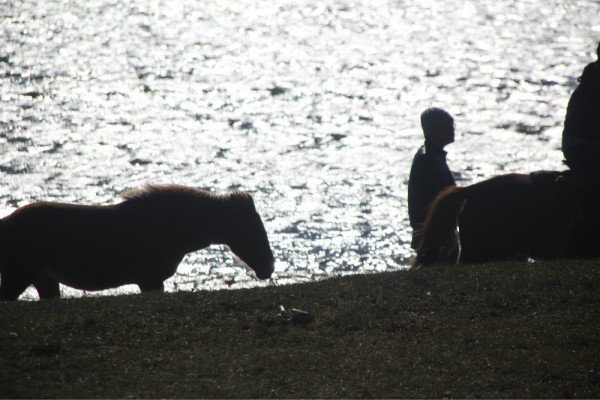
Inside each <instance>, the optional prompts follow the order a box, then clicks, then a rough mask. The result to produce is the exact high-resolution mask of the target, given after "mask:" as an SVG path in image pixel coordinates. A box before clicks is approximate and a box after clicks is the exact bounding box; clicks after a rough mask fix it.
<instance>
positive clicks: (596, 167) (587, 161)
mask: <svg viewBox="0 0 600 400" xmlns="http://www.w3.org/2000/svg"><path fill="white" fill-rule="evenodd" d="M596 53H597V55H598V58H599V59H598V60H596V61H594V62H592V63H590V64H588V65H587V66H586V67H585V68H584V70H583V73H582V74H581V76H580V77H579V85H578V86H577V88H576V89H575V91H573V94H572V95H571V98H570V100H569V104H568V106H567V114H566V117H565V126H564V130H563V137H562V150H563V154H564V156H565V163H566V164H567V165H568V166H569V168H570V169H571V170H572V171H573V172H574V173H575V174H576V175H577V176H578V177H579V178H580V179H583V180H584V181H590V180H591V182H593V183H595V184H600V43H598V48H597V50H596Z"/></svg>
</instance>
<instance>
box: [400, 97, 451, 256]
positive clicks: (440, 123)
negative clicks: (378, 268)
mask: <svg viewBox="0 0 600 400" xmlns="http://www.w3.org/2000/svg"><path fill="white" fill-rule="evenodd" d="M421 127H422V128H423V135H424V136H425V143H424V144H423V146H421V147H420V148H419V150H418V151H417V153H416V154H415V157H414V159H413V163H412V166H411V169H410V177H409V180H408V215H409V219H410V225H411V227H412V229H413V235H412V242H411V247H412V248H413V249H417V248H418V247H419V244H420V242H421V234H420V232H419V230H420V228H421V225H422V224H423V222H424V221H425V217H426V214H427V208H428V207H429V204H430V203H431V201H432V200H433V199H434V198H435V196H437V194H438V193H439V192H440V191H441V190H442V189H444V188H445V187H447V186H453V185H455V184H456V183H455V181H454V177H453V176H452V172H451V171H450V168H449V167H448V163H447V162H446V154H447V153H446V151H445V150H444V147H446V146H447V145H448V144H450V143H452V142H454V118H453V117H452V115H450V114H449V113H448V112H447V111H446V110H443V109H441V108H437V107H431V108H428V109H426V110H425V111H423V113H422V114H421Z"/></svg>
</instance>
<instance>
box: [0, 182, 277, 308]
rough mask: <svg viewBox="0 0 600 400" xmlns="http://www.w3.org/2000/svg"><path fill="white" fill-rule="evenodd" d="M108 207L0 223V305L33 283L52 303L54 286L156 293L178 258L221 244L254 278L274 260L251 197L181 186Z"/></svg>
mask: <svg viewBox="0 0 600 400" xmlns="http://www.w3.org/2000/svg"><path fill="white" fill-rule="evenodd" d="M123 198H124V199H125V201H123V202H121V203H119V204H115V205H108V206H86V205H73V204H61V203H50V202H40V203H33V204H29V205H27V206H24V207H21V208H19V209H17V210H16V211H15V212H13V213H12V214H11V215H9V216H7V217H5V218H4V219H2V220H0V278H1V285H0V300H14V299H16V298H17V297H18V296H19V295H20V294H21V293H22V292H23V291H24V290H25V289H26V288H27V287H28V286H29V285H31V284H33V285H34V286H35V287H36V289H37V290H38V293H39V295H40V298H51V297H59V295H60V292H59V285H58V282H60V283H63V284H65V285H67V286H71V287H74V288H77V289H82V290H102V289H108V288H114V287H118V286H121V285H125V284H137V285H138V286H139V287H140V290H141V291H149V290H162V289H163V281H164V280H165V279H167V278H169V277H171V276H172V275H173V274H174V273H175V271H176V270H177V266H178V265H179V263H180V261H181V260H182V259H183V257H184V256H185V254H187V253H190V252H193V251H196V250H200V249H202V248H205V247H207V246H209V245H211V244H226V245H228V246H229V247H230V249H231V250H232V251H233V252H234V253H235V254H237V255H238V256H239V257H240V258H241V259H242V260H243V261H244V262H245V263H246V264H248V266H250V267H251V268H252V269H253V270H254V271H255V273H256V275H257V277H258V278H260V279H267V278H269V277H270V276H271V273H272V272H273V262H274V260H273V253H272V252H271V249H270V246H269V241H268V238H267V234H266V231H265V228H264V226H263V224H262V221H261V219H260V216H259V215H258V213H257V212H256V209H255V207H254V202H253V201H252V197H251V196H250V195H249V194H247V193H243V192H234V193H231V194H226V195H215V194H211V193H209V192H206V191H203V190H199V189H193V188H188V187H184V186H176V185H171V186H147V187H146V188H144V189H141V190H134V191H131V192H128V193H125V194H124V195H123Z"/></svg>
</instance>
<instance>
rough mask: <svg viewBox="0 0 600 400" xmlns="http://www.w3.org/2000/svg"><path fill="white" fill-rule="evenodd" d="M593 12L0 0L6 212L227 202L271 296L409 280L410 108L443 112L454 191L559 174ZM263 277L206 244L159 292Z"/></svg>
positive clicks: (415, 130)
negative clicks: (53, 205)
mask: <svg viewBox="0 0 600 400" xmlns="http://www.w3.org/2000/svg"><path fill="white" fill-rule="evenodd" d="M79 3H81V4H79ZM599 16H600V5H599V3H598V2H593V1H569V2H564V1H559V0H551V1H548V0H537V1H534V0H532V1H517V0H514V1H505V0H494V1H469V2H465V1H460V0H451V1H439V0H429V1H418V2H417V1H356V2H350V1H325V2H313V1H302V2H289V1H268V2H265V1H258V0H255V1H244V2H238V1H233V0H232V1H168V2H167V1H159V0H153V1H148V0H138V1H135V0H130V1H126V0H121V1H94V2H66V3H65V2H61V1H43V2H41V1H34V0H23V1H19V2H11V1H2V0H0V18H1V20H0V23H1V32H2V37H3V39H2V44H3V45H2V47H1V48H0V82H1V86H0V95H1V96H2V103H1V104H2V106H1V108H0V149H1V152H0V174H1V175H0V201H1V206H2V208H3V209H4V210H5V211H4V213H8V212H10V211H11V210H12V209H14V208H15V207H18V206H21V205H24V204H28V203H30V202H33V201H39V200H54V201H63V202H74V203H82V204H109V203H114V202H116V201H118V196H119V194H120V193H122V192H124V191H125V190H127V189H130V188H134V187H138V186H140V185H143V184H144V183H147V182H151V183H178V184H185V185H190V186H194V187H199V188H205V189H208V190H213V191H226V190H231V189H241V190H246V191H248V192H250V193H251V194H252V195H253V196H254V198H255V201H256V204H257V207H258V208H259V211H260V213H261V215H262V216H263V219H264V221H265V225H266V228H267V230H268V232H269V236H270V240H271V242H272V247H273V251H274V253H275V256H276V258H277V260H278V261H277V264H276V274H275V278H276V281H277V282H279V283H288V282H298V281H305V280H311V279H318V278H321V277H325V276H329V275H331V274H337V273H366V272H372V271H384V270H390V269H399V268H404V267H406V265H407V259H408V258H409V257H410V255H411V252H410V248H409V242H410V227H409V224H408V220H407V213H406V183H407V176H408V172H409V168H410V163H411V161H412V156H413V153H414V151H415V150H416V148H417V147H418V146H419V145H420V142H421V141H422V138H421V133H420V128H419V120H418V116H419V114H420V112H421V111H422V110H423V109H424V108H426V107H428V106H431V105H439V106H443V107H445V108H447V109H448V110H449V111H450V112H452V113H453V114H454V115H455V116H456V120H457V121H456V122H457V141H456V143H455V144H453V145H451V146H449V147H448V150H449V164H450V166H451V168H452V169H453V170H454V171H456V173H457V178H458V180H459V183H460V184H469V183H472V182H474V181H478V180H481V179H484V178H486V177H489V176H492V175H495V174H499V173H506V172H513V171H533V170H538V169H561V168H562V165H561V159H562V157H561V153H560V135H561V131H562V121H563V118H564V112H565V107H566V104H567V101H568V98H569V95H570V92H571V91H572V90H573V88H574V87H575V85H576V78H577V77H578V76H579V74H580V72H581V70H582V68H583V67H584V66H585V64H586V63H588V62H590V61H591V60H592V59H593V51H594V50H595V47H596V46H595V45H596V44H597V41H598V39H600V18H599ZM260 284H265V283H257V281H256V280H255V279H254V278H253V276H252V274H251V273H248V272H247V271H246V270H245V269H244V268H243V267H242V266H241V264H240V263H239V261H238V260H236V259H235V257H234V256H233V255H232V254H231V253H230V252H229V251H228V250H227V248H226V247H224V246H215V247H213V248H210V249H206V250H203V251H200V252H197V253H194V254H190V255H188V256H187V257H186V258H185V260H184V262H183V263H182V265H181V266H180V269H179V271H178V274H177V275H176V276H175V277H174V278H172V279H170V280H169V281H168V282H167V287H168V289H169V290H179V289H182V290H204V289H213V288H214V289H216V288H226V287H244V286H253V285H260ZM63 289H64V290H65V292H66V293H67V294H69V295H81V294H82V293H81V292H78V291H74V290H71V289H68V288H63ZM135 290H136V289H135V287H127V288H121V289H119V290H117V291H111V292H104V293H122V292H124V291H135ZM25 297H28V298H29V297H35V295H34V294H33V292H31V291H29V292H28V293H27V294H26V295H25Z"/></svg>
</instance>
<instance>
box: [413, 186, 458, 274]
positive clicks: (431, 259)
mask: <svg viewBox="0 0 600 400" xmlns="http://www.w3.org/2000/svg"><path fill="white" fill-rule="evenodd" d="M466 192H467V191H466V188H461V187H457V186H449V187H447V188H445V189H443V190H442V191H441V192H440V193H439V194H438V195H437V197H436V198H435V199H434V200H433V201H432V202H431V204H430V206H429V209H428V211H427V216H426V217H425V222H424V223H423V226H422V227H421V229H419V233H420V234H421V243H420V244H419V247H418V248H417V256H416V257H415V258H414V260H413V263H412V267H413V268H420V267H422V266H427V265H431V264H434V263H435V262H436V261H437V258H438V256H439V255H440V252H441V250H442V249H443V247H444V245H445V244H446V243H447V242H448V240H449V239H450V238H452V236H453V235H454V232H456V228H457V226H458V214H459V213H460V211H461V210H462V207H463V206H464V203H465V201H466V196H467V193H466Z"/></svg>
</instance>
